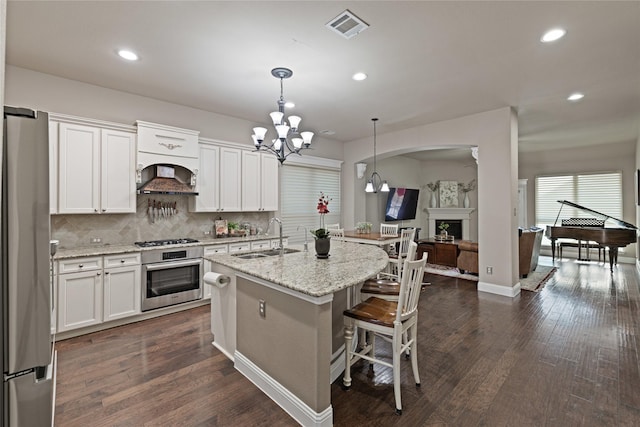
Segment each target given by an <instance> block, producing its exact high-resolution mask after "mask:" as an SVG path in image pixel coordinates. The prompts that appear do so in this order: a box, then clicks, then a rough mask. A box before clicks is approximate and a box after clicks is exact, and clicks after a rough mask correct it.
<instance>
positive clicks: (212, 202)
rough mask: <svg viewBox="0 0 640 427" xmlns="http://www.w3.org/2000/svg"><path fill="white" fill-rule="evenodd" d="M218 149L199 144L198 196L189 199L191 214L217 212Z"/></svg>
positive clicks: (218, 199)
mask: <svg viewBox="0 0 640 427" xmlns="http://www.w3.org/2000/svg"><path fill="white" fill-rule="evenodd" d="M219 162H220V148H219V147H216V146H214V145H208V144H207V145H205V144H200V171H199V172H198V195H197V196H195V197H190V198H189V199H190V200H189V207H190V210H191V211H192V212H217V211H218V210H219V209H220V191H219V189H220V166H219Z"/></svg>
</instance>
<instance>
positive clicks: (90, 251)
mask: <svg viewBox="0 0 640 427" xmlns="http://www.w3.org/2000/svg"><path fill="white" fill-rule="evenodd" d="M286 237H287V236H284V237H283V238H286ZM278 238H279V236H277V235H272V234H260V235H255V236H246V237H217V238H214V237H206V238H200V239H198V242H197V243H185V244H181V245H170V246H164V248H165V249H176V248H182V247H187V246H213V245H226V244H228V243H238V242H252V241H256V240H272V239H278ZM159 248H160V247H158V246H155V247H150V248H140V247H138V246H136V245H134V244H133V243H131V244H130V245H110V244H102V245H100V244H98V245H91V246H84V247H77V248H65V247H60V248H58V251H57V252H56V254H55V256H54V257H53V258H54V259H56V260H57V259H69V258H79V257H87V256H102V255H115V254H124V253H131V252H143V251H150V250H154V249H159Z"/></svg>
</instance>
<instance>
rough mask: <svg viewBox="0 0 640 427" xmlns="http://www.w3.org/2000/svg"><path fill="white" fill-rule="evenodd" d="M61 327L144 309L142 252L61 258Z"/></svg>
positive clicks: (58, 281) (98, 322)
mask: <svg viewBox="0 0 640 427" xmlns="http://www.w3.org/2000/svg"><path fill="white" fill-rule="evenodd" d="M58 273H59V274H58V276H57V285H58V292H57V301H58V304H57V307H56V312H57V320H58V321H57V331H58V332H64V331H69V330H72V329H78V328H83V327H85V326H91V325H97V324H100V323H102V322H105V321H109V320H114V319H119V318H123V317H128V316H133V315H136V314H139V313H140V301H141V283H140V282H141V277H140V274H141V273H140V254H139V253H135V254H123V255H114V256H105V257H104V258H103V257H84V258H74V259H69V260H61V261H58Z"/></svg>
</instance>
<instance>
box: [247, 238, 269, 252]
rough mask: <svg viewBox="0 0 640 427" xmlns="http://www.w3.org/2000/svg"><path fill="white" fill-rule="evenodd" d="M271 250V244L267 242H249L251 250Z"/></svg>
mask: <svg viewBox="0 0 640 427" xmlns="http://www.w3.org/2000/svg"><path fill="white" fill-rule="evenodd" d="M270 248H271V242H269V241H268V240H260V241H257V242H251V250H255V249H270Z"/></svg>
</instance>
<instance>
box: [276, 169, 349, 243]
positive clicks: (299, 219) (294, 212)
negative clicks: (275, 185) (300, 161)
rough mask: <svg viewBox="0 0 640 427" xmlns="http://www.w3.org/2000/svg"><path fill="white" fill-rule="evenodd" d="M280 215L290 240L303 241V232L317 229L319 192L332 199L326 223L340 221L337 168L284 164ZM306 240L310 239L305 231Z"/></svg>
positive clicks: (285, 232)
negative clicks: (305, 229) (305, 228)
mask: <svg viewBox="0 0 640 427" xmlns="http://www.w3.org/2000/svg"><path fill="white" fill-rule="evenodd" d="M281 186H282V187H281V191H280V216H281V218H282V222H283V224H284V227H283V233H284V234H285V235H287V236H289V243H293V244H300V243H303V242H304V239H305V236H304V234H305V232H304V228H303V227H307V230H315V229H316V228H320V214H319V213H318V211H317V210H316V206H317V204H318V199H319V198H320V193H324V194H325V196H326V197H328V198H329V199H331V201H330V202H329V206H328V207H329V213H328V214H326V215H325V216H324V217H325V218H324V221H325V224H336V223H340V218H341V216H340V170H336V169H325V168H318V167H311V166H298V165H292V164H284V165H283V167H282V169H281ZM306 237H307V240H308V241H311V240H313V236H311V234H308V235H307V236H306Z"/></svg>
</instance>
